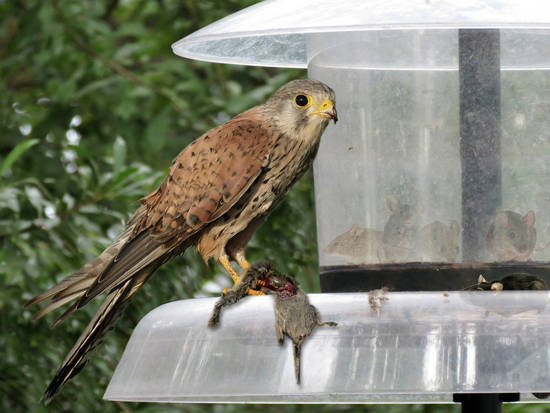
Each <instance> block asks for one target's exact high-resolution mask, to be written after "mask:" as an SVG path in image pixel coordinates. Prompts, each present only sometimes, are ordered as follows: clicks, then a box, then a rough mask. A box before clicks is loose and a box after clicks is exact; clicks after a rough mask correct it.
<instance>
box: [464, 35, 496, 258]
mask: <svg viewBox="0 0 550 413" xmlns="http://www.w3.org/2000/svg"><path fill="white" fill-rule="evenodd" d="M458 54H459V89H460V157H461V163H462V255H463V257H462V258H463V260H464V261H485V260H486V251H487V249H486V242H485V237H486V234H487V230H488V227H489V223H490V220H491V217H492V216H493V214H494V212H495V211H496V210H497V209H498V208H500V205H501V159H500V134H501V132H500V32H499V30H492V29H491V30H488V29H462V30H459V31H458Z"/></svg>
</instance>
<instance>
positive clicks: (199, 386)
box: [105, 291, 550, 403]
mask: <svg viewBox="0 0 550 413" xmlns="http://www.w3.org/2000/svg"><path fill="white" fill-rule="evenodd" d="M387 296H388V300H386V301H384V302H383V303H382V308H381V309H380V312H379V314H377V312H376V311H375V310H373V309H371V308H370V307H369V303H368V294H367V293H353V294H311V295H310V300H311V303H312V304H313V305H315V306H316V307H317V308H318V309H319V311H320V312H321V314H322V319H323V320H333V321H336V322H338V327H335V328H318V329H316V330H315V331H314V333H313V334H312V336H311V337H310V338H309V339H308V340H307V341H306V342H305V344H304V346H303V352H302V384H301V385H300V386H298V385H296V381H295V378H294V367H293V366H294V365H293V359H292V351H291V350H290V348H288V346H290V345H291V343H290V341H289V340H287V341H286V345H285V346H283V347H281V346H279V345H278V343H277V339H276V335H275V325H274V314H273V307H272V305H273V304H272V300H271V298H270V297H249V298H247V299H246V300H243V301H242V302H241V303H239V304H237V305H235V306H233V307H231V308H230V309H228V310H227V311H225V312H224V314H223V317H222V320H221V325H220V327H219V328H217V329H209V328H207V327H206V323H207V321H208V317H209V316H210V312H211V310H212V308H213V305H214V302H215V299H214V298H203V299H193V300H185V301H177V302H173V303H169V304H165V305H163V306H161V307H159V308H157V309H155V310H153V311H152V312H150V313H149V314H148V315H147V316H145V317H144V318H143V319H142V320H141V322H140V323H139V325H138V326H137V327H136V329H135V331H134V333H133V334H132V337H131V339H130V341H129V342H128V345H127V347H126V350H125V352H124V355H123V357H122V359H121V361H120V363H119V365H118V367H117V369H116V371H115V374H114V375H113V378H112V380H111V382H110V384H109V387H108V388H107V391H106V393H105V398H106V399H108V400H128V401H162V402H258V403H259V402H263V403H268V402H273V403H288V402H303V403H311V402H313V403H316V402H317V403H345V402H347V403H353V402H366V403H388V402H418V403H421V402H449V401H451V400H452V393H456V392H474V393H480V392H501V393H510V392H526V393H530V392H548V391H550V357H549V347H548V343H549V342H550V307H549V306H548V304H549V303H550V296H549V294H548V292H546V291H540V292H539V291H537V292H531V291H530V292H525V291H518V292H516V291H510V292H508V291H504V292H498V293H490V292H489V293H488V292H450V293H448V294H447V293H442V292H433V293H388V294H387ZM522 399H523V398H522ZM531 399H532V398H531Z"/></svg>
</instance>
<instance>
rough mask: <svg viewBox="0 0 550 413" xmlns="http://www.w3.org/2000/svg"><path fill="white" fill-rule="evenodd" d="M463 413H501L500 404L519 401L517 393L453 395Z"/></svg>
mask: <svg viewBox="0 0 550 413" xmlns="http://www.w3.org/2000/svg"><path fill="white" fill-rule="evenodd" d="M453 401H454V402H455V403H462V412H463V413H502V402H517V401H519V393H502V394H498V393H462V394H455V395H453Z"/></svg>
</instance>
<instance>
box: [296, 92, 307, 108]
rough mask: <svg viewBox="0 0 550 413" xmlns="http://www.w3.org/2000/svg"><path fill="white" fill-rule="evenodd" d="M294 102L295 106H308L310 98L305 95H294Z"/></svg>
mask: <svg viewBox="0 0 550 413" xmlns="http://www.w3.org/2000/svg"><path fill="white" fill-rule="evenodd" d="M294 102H296V105H298V106H300V107H304V106H308V105H309V103H310V98H309V97H308V96H306V95H296V97H295V98H294Z"/></svg>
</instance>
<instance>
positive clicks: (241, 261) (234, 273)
mask: <svg viewBox="0 0 550 413" xmlns="http://www.w3.org/2000/svg"><path fill="white" fill-rule="evenodd" d="M238 259H239V261H238V263H239V265H240V266H241V267H242V268H243V269H244V272H243V274H242V275H243V276H244V274H245V273H246V271H247V270H248V269H249V268H250V264H249V263H248V261H246V259H245V258H244V254H239V258H238ZM219 261H220V263H221V264H222V265H223V268H225V270H226V271H227V272H228V273H229V275H230V276H231V278H232V279H233V283H234V284H237V283H238V282H239V280H240V279H241V277H242V276H239V274H238V273H237V271H235V269H234V268H233V267H232V266H231V263H230V262H229V257H228V256H227V255H222V256H221V257H220V258H219ZM222 293H223V294H225V293H227V288H224V289H223V291H222ZM248 295H264V293H263V292H261V291H256V290H253V289H251V288H249V289H248Z"/></svg>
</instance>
